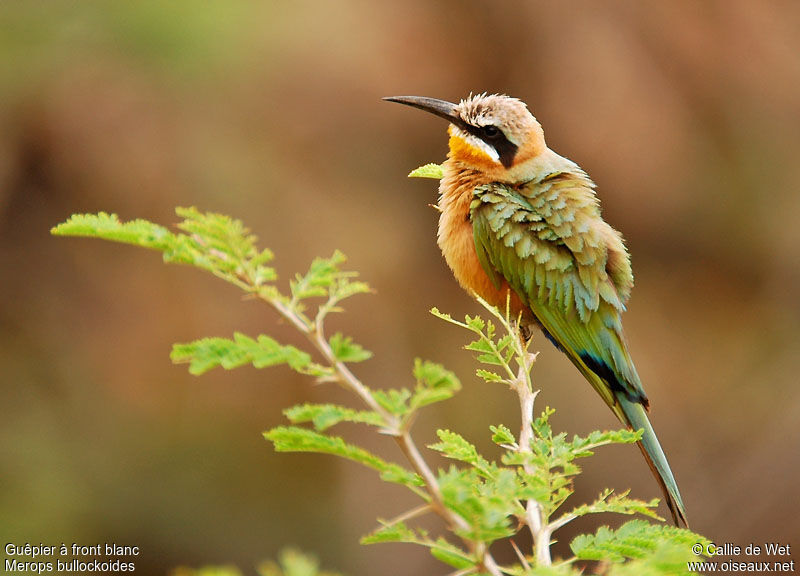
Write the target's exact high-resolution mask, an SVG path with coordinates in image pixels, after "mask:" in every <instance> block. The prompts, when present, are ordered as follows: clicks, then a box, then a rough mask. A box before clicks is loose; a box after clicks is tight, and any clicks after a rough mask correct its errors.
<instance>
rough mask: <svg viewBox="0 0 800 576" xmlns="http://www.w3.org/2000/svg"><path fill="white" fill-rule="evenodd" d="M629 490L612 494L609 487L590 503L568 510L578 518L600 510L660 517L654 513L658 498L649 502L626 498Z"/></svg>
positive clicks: (657, 518)
mask: <svg viewBox="0 0 800 576" xmlns="http://www.w3.org/2000/svg"><path fill="white" fill-rule="evenodd" d="M629 493H630V490H626V491H625V492H622V493H620V494H612V491H611V490H609V489H606V490H604V491H603V492H601V493H600V495H599V496H598V497H597V499H596V500H595V501H594V502H592V503H591V504H583V505H581V506H578V507H577V508H575V509H573V510H572V511H571V512H570V515H571V516H574V517H575V518H579V517H580V516H585V515H587V514H598V513H601V512H613V513H615V514H628V515H630V514H642V515H644V516H649V517H650V518H654V519H656V520H660V519H661V518H660V517H659V516H658V514H656V513H655V508H657V507H658V498H653V499H652V500H650V501H649V502H644V501H643V500H637V499H635V498H628V494H629Z"/></svg>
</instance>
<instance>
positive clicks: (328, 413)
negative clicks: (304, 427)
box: [283, 404, 386, 432]
mask: <svg viewBox="0 0 800 576" xmlns="http://www.w3.org/2000/svg"><path fill="white" fill-rule="evenodd" d="M283 413H284V414H285V415H286V417H287V418H288V419H289V420H290V421H291V422H292V424H301V423H303V422H312V423H313V424H314V428H315V429H316V430H317V431H319V432H322V431H324V430H327V429H328V428H330V427H331V426H334V425H336V424H338V423H339V422H359V423H364V424H370V425H372V426H385V424H386V423H385V422H384V421H383V418H382V417H381V416H380V414H378V413H376V412H372V411H359V410H353V409H351V408H345V407H343V406H337V405H335V404H302V405H299V406H293V407H291V408H287V409H286V410H284V411H283Z"/></svg>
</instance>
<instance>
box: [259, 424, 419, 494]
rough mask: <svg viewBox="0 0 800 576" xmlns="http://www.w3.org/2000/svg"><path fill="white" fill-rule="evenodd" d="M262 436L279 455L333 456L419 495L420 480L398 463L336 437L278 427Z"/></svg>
mask: <svg viewBox="0 0 800 576" xmlns="http://www.w3.org/2000/svg"><path fill="white" fill-rule="evenodd" d="M264 437H265V438H266V439H267V440H269V441H271V442H272V443H273V444H274V446H275V450H276V451H278V452H317V453H319V454H332V455H334V456H340V457H341V458H346V459H347V460H352V461H353V462H358V463H360V464H363V465H364V466H367V467H368V468H372V469H373V470H376V471H378V472H380V474H381V478H382V479H383V480H386V481H387V482H394V483H397V484H402V485H404V486H406V487H408V488H411V489H413V490H414V491H415V492H417V493H418V494H419V493H420V492H419V491H418V490H417V487H418V486H422V485H423V481H422V479H421V478H420V477H419V476H417V475H416V474H414V473H413V472H411V471H409V470H406V469H405V468H403V467H402V466H400V465H399V464H395V463H393V462H386V461H385V460H383V459H382V458H380V457H379V456H376V455H375V454H372V453H371V452H368V451H367V450H364V449H363V448H360V447H358V446H353V445H352V444H348V443H346V442H345V441H344V440H343V439H342V438H339V437H338V436H328V435H325V434H320V433H319V432H314V431H313V430H308V429H306V428H298V427H296V426H278V427H277V428H273V429H272V430H270V431H268V432H265V433H264Z"/></svg>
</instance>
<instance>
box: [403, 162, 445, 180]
mask: <svg viewBox="0 0 800 576" xmlns="http://www.w3.org/2000/svg"><path fill="white" fill-rule="evenodd" d="M443 176H444V171H443V169H442V167H441V166H440V165H439V164H434V163H430V164H425V165H424V166H420V167H419V168H416V169H414V170H412V171H411V172H410V173H409V175H408V177H409V178H434V179H435V180H441V179H442V177H443Z"/></svg>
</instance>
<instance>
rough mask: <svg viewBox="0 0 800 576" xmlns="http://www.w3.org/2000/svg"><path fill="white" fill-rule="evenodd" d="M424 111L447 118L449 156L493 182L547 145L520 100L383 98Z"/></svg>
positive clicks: (500, 97)
mask: <svg viewBox="0 0 800 576" xmlns="http://www.w3.org/2000/svg"><path fill="white" fill-rule="evenodd" d="M384 100H388V101H390V102H398V103H400V104H406V105H407V106H413V107H415V108H419V109H420V110H425V111H426V112H430V113H432V114H436V115H437V116H441V117H442V118H444V119H445V120H448V121H449V122H450V126H449V128H448V132H449V134H450V158H452V159H453V160H455V161H456V162H458V163H459V164H461V165H462V166H465V167H468V168H473V169H475V170H478V171H480V172H482V173H484V174H486V175H487V176H489V177H491V178H492V179H493V180H497V181H514V180H516V178H515V176H517V173H519V172H521V168H522V166H523V164H524V163H525V162H526V161H527V160H529V159H531V158H533V157H536V156H538V155H539V154H541V153H542V152H544V151H545V150H546V149H547V145H546V144H545V141H544V133H543V132H542V127H541V126H540V125H539V122H537V121H536V118H534V117H533V114H531V113H530V112H529V111H528V107H527V106H526V105H525V103H524V102H522V101H521V100H518V99H516V98H511V97H510V96H504V95H500V94H478V95H475V96H470V97H469V98H466V99H465V100H461V102H459V103H458V104H453V103H451V102H447V101H445V100H438V99H436V98H426V97H423V96H390V97H387V98H384Z"/></svg>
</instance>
